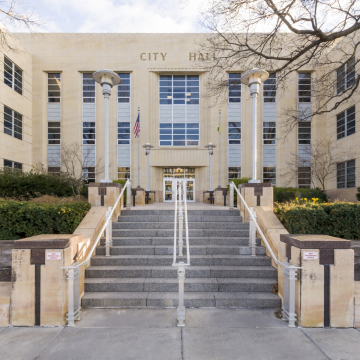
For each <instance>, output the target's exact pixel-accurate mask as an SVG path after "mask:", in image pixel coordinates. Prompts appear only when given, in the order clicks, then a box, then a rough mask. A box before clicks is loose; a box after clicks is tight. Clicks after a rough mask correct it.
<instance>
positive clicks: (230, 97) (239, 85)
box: [228, 73, 242, 104]
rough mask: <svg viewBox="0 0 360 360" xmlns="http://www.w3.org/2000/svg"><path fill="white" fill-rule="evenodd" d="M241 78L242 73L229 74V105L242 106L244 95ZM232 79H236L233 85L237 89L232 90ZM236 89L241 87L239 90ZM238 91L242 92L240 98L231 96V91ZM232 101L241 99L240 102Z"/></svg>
mask: <svg viewBox="0 0 360 360" xmlns="http://www.w3.org/2000/svg"><path fill="white" fill-rule="evenodd" d="M231 75H233V76H231ZM235 75H240V76H235ZM241 76H242V73H228V103H229V104H238V103H240V104H241V95H242V83H241ZM230 79H235V80H234V84H233V86H234V87H235V88H234V89H230V84H231V80H230ZM237 80H238V81H237ZM236 87H240V88H239V89H237V88H236ZM237 90H239V92H240V95H239V96H231V95H230V91H237ZM230 99H239V101H231V100H230Z"/></svg>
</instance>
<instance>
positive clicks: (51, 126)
mask: <svg viewBox="0 0 360 360" xmlns="http://www.w3.org/2000/svg"><path fill="white" fill-rule="evenodd" d="M60 131H61V127H60V121H48V144H49V145H60V141H61V134H60Z"/></svg>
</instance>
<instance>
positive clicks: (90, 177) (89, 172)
mask: <svg viewBox="0 0 360 360" xmlns="http://www.w3.org/2000/svg"><path fill="white" fill-rule="evenodd" d="M82 171H83V179H84V182H85V184H89V183H94V182H95V168H94V167H84V168H83V169H82Z"/></svg>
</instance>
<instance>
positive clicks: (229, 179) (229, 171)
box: [228, 166, 241, 182]
mask: <svg viewBox="0 0 360 360" xmlns="http://www.w3.org/2000/svg"><path fill="white" fill-rule="evenodd" d="M230 169H232V170H230ZM235 169H236V170H235ZM230 174H234V175H237V176H236V177H230ZM233 179H241V166H228V182H230V181H232V180H233Z"/></svg>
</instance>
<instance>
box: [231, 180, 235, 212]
mask: <svg viewBox="0 0 360 360" xmlns="http://www.w3.org/2000/svg"><path fill="white" fill-rule="evenodd" d="M230 210H234V183H233V182H231V183H230Z"/></svg>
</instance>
